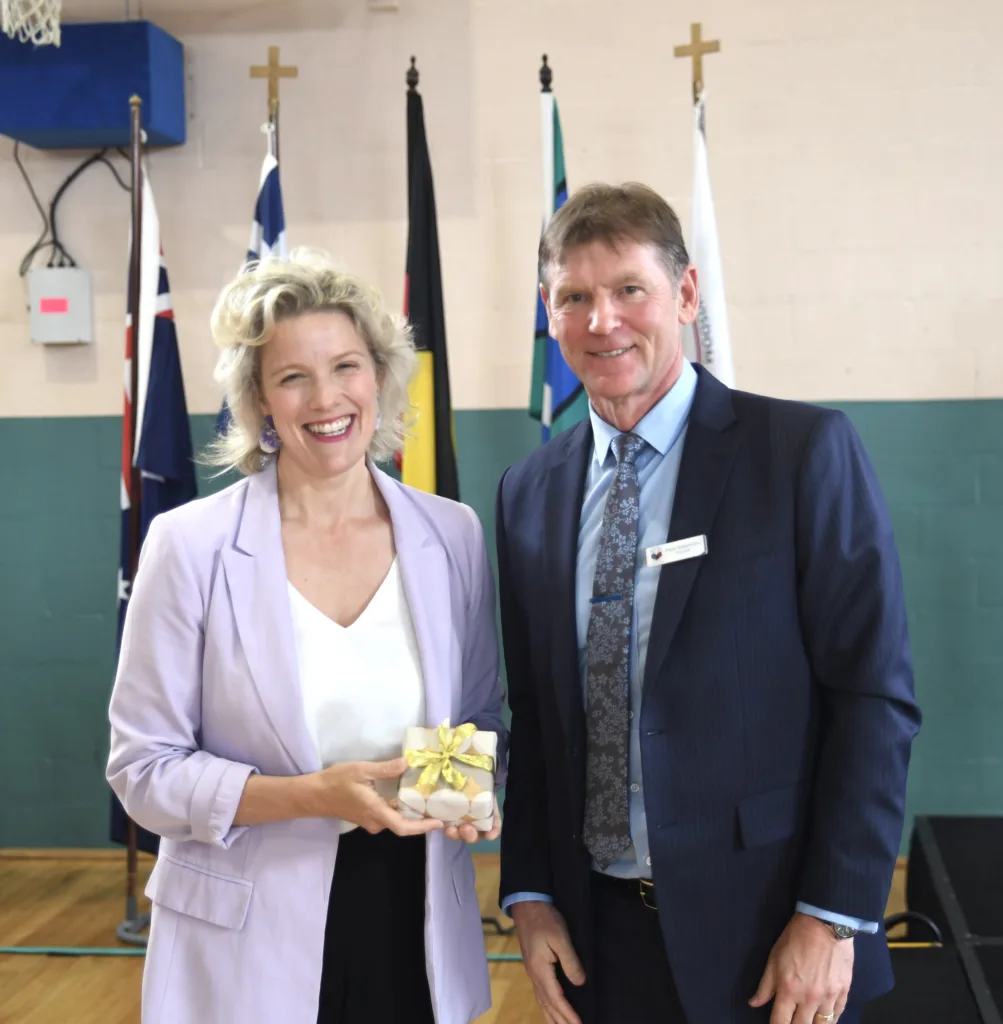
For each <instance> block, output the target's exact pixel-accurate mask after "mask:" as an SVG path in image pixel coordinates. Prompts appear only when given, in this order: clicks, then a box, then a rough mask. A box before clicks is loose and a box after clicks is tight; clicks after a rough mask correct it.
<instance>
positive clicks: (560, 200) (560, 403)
mask: <svg viewBox="0 0 1003 1024" xmlns="http://www.w3.org/2000/svg"><path fill="white" fill-rule="evenodd" d="M540 101H541V111H542V120H541V125H542V128H543V229H542V230H546V227H547V224H548V223H549V221H550V218H551V217H552V216H553V215H554V213H556V212H557V211H558V210H559V209H560V208H561V207H562V206H563V205H564V203H565V201H566V200H567V198H568V183H567V180H566V178H565V175H564V144H563V141H562V139H561V118H560V115H559V114H558V112H557V100H556V99H555V97H554V94H553V93H552V92H549V91H544V92H541V93H540ZM542 230H541V234H542ZM588 411H589V400H588V396H587V395H586V394H585V389H584V388H583V387H582V384H581V381H579V379H578V378H577V377H576V376H575V375H574V373H572V371H571V367H569V366H568V364H567V363H566V362H565V361H564V356H562V355H561V349H560V347H559V346H558V344H557V342H556V341H554V339H553V338H552V337H550V334H549V333H548V331H547V310H546V307H545V306H544V305H543V299H542V298H541V297H540V295H539V289H537V298H536V337H535V339H534V342H533V380H532V385H531V388H530V396H529V414H530V416H532V417H533V419H537V420H539V421H540V425H541V427H542V429H543V440H544V441H547V440H549V439H550V436H551V434H557V433H560V432H561V431H562V430H565V429H567V428H568V427H572V426H574V425H575V424H576V423H578V422H579V421H580V420H582V419H584V418H585V417H586V416H587V415H588Z"/></svg>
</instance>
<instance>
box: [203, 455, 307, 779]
mask: <svg viewBox="0 0 1003 1024" xmlns="http://www.w3.org/2000/svg"><path fill="white" fill-rule="evenodd" d="M222 561H223V571H224V572H225V574H226V582H227V587H228V589H229V593H230V603H231V606H232V608H233V617H234V620H235V621H236V624H237V633H238V635H239V637H240V643H241V646H242V647H243V649H244V655H245V657H246V658H247V664H248V666H249V667H250V670H251V678H252V679H253V681H254V685H255V687H256V689H257V691H258V696H259V697H260V699H261V703H262V705H263V707H264V709H265V714H266V715H267V716H268V718H269V721H270V722H271V724H272V728H273V729H274V730H275V734H276V735H277V736H278V739H279V742H280V743H281V744H282V746H283V747H284V748H285V750H286V753H287V754H288V756H289V758H290V760H291V761H292V762H293V764H294V765H295V766H296V767H297V768H298V769H299V771H301V772H304V773H305V772H313V771H318V770H319V769H320V767H321V765H320V760H319V758H318V755H317V748H316V746H315V745H314V742H313V740H312V739H311V736H310V733H309V730H308V729H307V724H306V717H305V715H304V712H303V700H302V697H301V691H300V686H299V669H298V666H297V663H296V646H295V638H294V636H293V626H292V614H291V611H290V608H289V591H288V578H287V576H286V561H285V555H284V554H283V551H282V526H281V521H280V518H279V501H278V488H277V482H276V470H275V466H274V461H273V464H272V465H271V466H270V467H268V468H267V469H265V470H263V471H262V472H261V473H258V474H256V475H254V476H252V477H251V478H250V480H249V481H248V483H247V495H246V497H245V499H244V508H243V511H242V513H241V518H240V523H239V524H238V527H237V536H236V538H235V541H234V545H233V546H232V547H228V548H226V549H225V550H224V551H223V554H222Z"/></svg>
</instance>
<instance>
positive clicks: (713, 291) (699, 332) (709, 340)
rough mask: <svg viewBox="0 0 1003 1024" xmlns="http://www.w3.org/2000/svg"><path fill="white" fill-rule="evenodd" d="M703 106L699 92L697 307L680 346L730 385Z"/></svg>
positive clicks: (693, 254) (695, 179) (728, 344)
mask: <svg viewBox="0 0 1003 1024" xmlns="http://www.w3.org/2000/svg"><path fill="white" fill-rule="evenodd" d="M704 109H705V108H704V95H703V93H701V94H700V96H699V98H698V99H697V102H696V103H695V104H694V106H693V114H694V133H693V152H694V174H693V230H692V244H691V252H690V259H691V260H692V261H693V264H694V266H695V267H696V268H697V284H698V286H699V289H700V309H699V311H698V313H697V318H696V321H695V322H694V323H693V324H691V325H689V326H688V327H687V328H686V329H685V333H684V337H683V347H684V351H685V353H686V356H687V358H689V359H690V360H691V361H693V362H698V363H700V364H701V365H703V366H705V367H706V368H707V369H708V370H709V371H710V372H711V373H712V374H714V376H715V377H717V379H718V380H720V381H721V382H722V383H724V384H727V385H728V387H730V388H733V387H734V386H735V367H734V363H733V362H732V358H731V335H730V334H729V332H728V307H727V303H726V302H725V299H724V274H723V273H722V270H721V250H720V248H719V246H718V241H717V220H716V218H715V217H714V199H713V197H712V196H711V191H710V171H709V169H708V163H707V135H706V132H705V130H704Z"/></svg>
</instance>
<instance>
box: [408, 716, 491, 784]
mask: <svg viewBox="0 0 1003 1024" xmlns="http://www.w3.org/2000/svg"><path fill="white" fill-rule="evenodd" d="M475 732H477V726H476V725H474V724H473V723H472V722H467V723H466V724H465V725H458V726H457V727H456V728H455V729H450V728H449V726H448V725H446V723H445V722H443V723H442V725H440V726H439V749H438V750H429V749H428V748H426V749H425V750H405V751H404V756H405V757H406V758H407V763H408V764H409V765H410V766H411V767H412V768H424V769H425V770H424V771H423V772H422V773H421V775H420V776H419V778H418V785H419V786H434V785H435V784H436V783H437V782H438V781H439V775H440V774H441V775H442V777H443V778H444V779H445V780H446V782H447V783H448V784H449V785H450V786H452V787H453V789H463V787H464V786H465V785H466V784H467V777H466V775H464V774H463V773H462V772H461V771H458V770H457V769H456V768H454V767H453V763H452V762H453V761H462V762H463V764H469V765H470V766H471V767H472V768H483V769H484V770H485V771H489V772H490V771H493V770H494V763H495V762H494V758H493V757H491V755H490V754H461V753H459V752H458V751H459V748H460V746H461V745H462V744H463V742H464V740H467V739H469V738H470V737H471V736H473V734H474V733H475Z"/></svg>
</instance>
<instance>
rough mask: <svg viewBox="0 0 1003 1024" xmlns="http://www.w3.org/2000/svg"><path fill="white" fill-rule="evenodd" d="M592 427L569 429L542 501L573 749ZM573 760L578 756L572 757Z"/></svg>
mask: <svg viewBox="0 0 1003 1024" xmlns="http://www.w3.org/2000/svg"><path fill="white" fill-rule="evenodd" d="M591 453H592V429H591V424H590V422H589V421H588V420H585V421H584V422H582V423H580V424H579V425H578V427H577V428H576V429H575V430H573V431H571V432H570V433H569V434H568V437H567V440H566V441H565V442H564V445H563V451H562V452H560V453H559V455H558V458H557V464H556V465H555V466H553V468H552V469H551V470H550V473H549V474H548V476H547V481H546V488H547V492H546V501H545V503H544V517H545V522H544V543H545V548H544V550H545V573H546V575H545V580H546V581H547V587H546V588H545V590H544V593H548V594H549V603H550V608H549V611H548V610H544V612H545V615H547V617H550V618H551V619H552V622H553V631H552V636H551V669H552V672H553V682H554V688H555V691H556V697H557V707H558V710H559V712H560V716H561V722H562V724H563V726H564V731H565V735H566V737H567V739H568V740H569V744H568V746H569V750H571V751H572V752H573V751H575V750H579V749H580V750H581V751H582V756H583V757H584V744H578V743H577V742H576V741H577V740H578V739H580V738H582V737H584V735H585V708H584V702H583V700H582V687H581V679H580V678H579V669H578V625H577V619H576V601H575V589H576V577H577V572H576V570H577V563H578V529H579V523H580V520H581V511H582V497H583V495H584V492H585V478H586V472H587V470H588V464H589V456H590V455H591ZM571 760H572V761H574V757H572V759H571Z"/></svg>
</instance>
